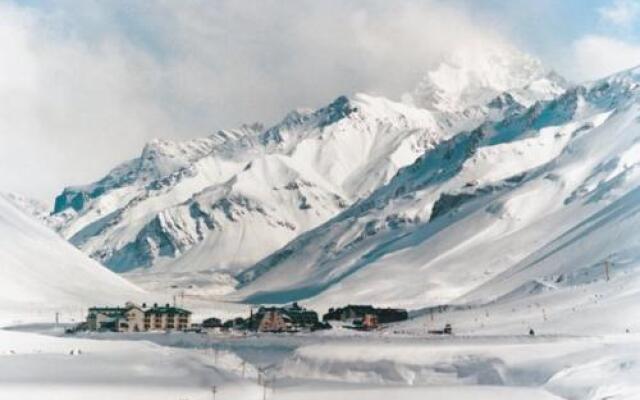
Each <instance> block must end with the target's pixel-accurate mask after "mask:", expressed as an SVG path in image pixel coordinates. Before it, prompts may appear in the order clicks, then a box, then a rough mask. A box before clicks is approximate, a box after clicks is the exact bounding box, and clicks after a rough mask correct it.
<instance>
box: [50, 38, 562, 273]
mask: <svg viewBox="0 0 640 400" xmlns="http://www.w3.org/2000/svg"><path fill="white" fill-rule="evenodd" d="M498 54H499V55H500V57H502V58H501V60H502V61H504V62H506V63H508V64H509V65H510V67H509V68H507V69H505V70H504V71H501V72H500V74H499V75H500V79H497V80H482V81H473V80H465V81H463V83H464V84H465V85H466V84H468V85H469V90H471V89H472V87H473V90H474V91H475V90H481V91H482V92H483V95H482V96H480V95H477V96H475V98H472V97H471V95H468V96H466V95H465V96H464V98H463V97H461V96H457V97H455V96H454V97H455V98H451V99H450V100H448V104H452V102H453V103H456V104H458V106H457V107H449V108H444V107H440V106H439V105H437V104H435V103H434V104H427V103H424V102H422V103H421V102H419V101H415V103H416V104H420V107H416V106H414V105H410V104H407V103H398V102H394V101H390V100H387V99H384V98H381V97H374V96H368V95H364V94H356V95H354V96H351V97H344V96H343V97H339V98H337V99H336V100H335V101H333V102H332V103H331V104H329V105H327V106H326V107H323V108H320V109H318V110H316V111H311V110H302V109H301V110H295V111H293V112H291V113H289V114H288V115H287V116H286V117H285V118H284V119H283V120H282V121H281V122H280V123H279V124H277V125H275V126H273V127H271V128H268V129H263V128H262V127H261V126H259V125H252V126H243V127H241V128H239V129H236V130H231V131H221V132H218V133H216V134H215V135H212V136H210V137H207V138H202V139H194V140H190V141H185V142H170V141H161V140H156V141H153V142H151V143H149V144H148V145H147V146H146V147H145V149H144V150H143V152H142V154H141V156H140V157H139V158H136V159H134V160H131V161H129V162H126V163H123V164H122V165H120V166H119V167H117V168H115V169H114V170H113V171H111V172H110V173H109V174H108V175H107V176H105V177H104V178H103V179H101V180H99V181H98V182H96V183H93V184H90V185H85V186H80V187H71V188H67V189H65V190H64V191H63V193H62V194H61V195H60V196H58V198H57V199H56V206H55V215H56V216H57V217H59V218H63V219H65V220H66V222H65V223H64V225H63V227H62V228H61V233H62V234H63V235H64V236H65V237H66V238H68V239H69V240H70V241H71V242H72V243H73V244H75V245H76V246H78V247H79V248H81V249H82V250H83V251H84V252H86V253H87V254H89V255H90V256H91V257H92V258H94V259H96V260H98V261H100V262H102V263H103V264H105V265H107V266H108V267H109V268H111V269H113V270H114V271H118V272H127V271H136V270H139V269H148V268H151V267H152V269H153V271H151V272H152V273H154V274H157V273H158V272H159V271H167V272H168V273H183V272H184V271H228V272H231V273H236V272H238V271H241V270H242V269H244V268H247V267H250V266H251V265H253V264H254V263H256V262H257V261H259V260H260V259H262V258H263V257H265V256H267V255H269V254H270V253H272V252H273V251H275V250H277V249H279V248H281V247H282V246H284V245H286V244H287V243H288V242H289V241H291V240H292V239H294V238H296V237H298V236H299V235H300V234H302V233H304V232H306V231H307V230H309V229H312V228H314V227H316V226H318V225H320V224H322V223H324V222H326V221H327V220H328V219H330V218H332V217H334V216H335V215H337V214H339V213H340V212H341V211H343V210H344V209H345V208H347V207H348V206H350V205H352V204H353V203H354V202H357V201H359V200H361V199H363V198H366V197H367V196H369V195H371V194H372V193H373V192H374V191H375V190H377V189H378V188H379V187H381V186H384V185H385V184H387V183H388V182H389V181H390V180H391V179H392V178H393V177H394V176H395V175H396V174H397V172H398V171H399V170H400V169H401V168H403V167H405V166H407V165H410V164H411V163H413V162H414V161H415V160H416V159H417V158H418V157H420V156H421V155H422V154H424V152H425V151H426V150H429V149H433V148H435V147H436V146H438V145H439V144H440V143H441V142H443V141H446V140H448V139H449V138H450V137H451V136H452V135H454V134H455V133H457V132H459V131H460V130H463V129H468V128H475V127H476V126H478V125H479V124H481V123H483V122H484V123H487V124H488V123H490V122H491V121H496V120H500V119H502V118H504V117H505V116H512V115H515V114H517V113H519V112H522V111H523V110H524V109H525V107H526V106H528V105H529V104H530V103H531V102H533V101H535V100H539V99H545V98H548V97H550V96H553V95H555V94H557V93H559V92H561V91H562V90H564V89H563V87H564V86H563V85H564V83H563V81H562V80H561V79H560V78H558V77H556V76H553V75H549V74H547V72H546V71H545V70H544V69H543V68H542V67H541V66H540V65H539V63H538V62H537V61H535V60H533V59H530V58H528V56H524V55H522V54H520V53H518V52H516V51H515V50H513V49H501V50H500V52H499V53H498ZM494 59H495V57H494ZM522 60H524V61H522ZM489 61H491V60H489ZM474 65H475V66H477V68H478V69H477V71H475V72H473V71H474V70H473V68H472V67H473V66H474ZM486 66H487V64H486V63H484V64H483V63H475V64H471V65H466V66H465V67H464V70H465V73H472V74H475V75H478V74H482V73H484V72H483V71H484V70H485V67H486ZM443 68H445V69H446V68H447V67H446V66H442V67H440V69H443ZM522 68H525V69H526V71H524V73H523V72H522V71H521V69H522ZM434 73H435V74H436V75H437V76H440V75H442V74H440V73H438V72H437V71H435V72H434ZM454 75H455V74H454ZM512 75H513V76H512ZM430 76H431V74H430V75H428V77H430ZM454 78H455V77H454ZM428 79H431V78H428ZM443 79H444V78H443ZM540 79H544V80H545V82H546V84H547V86H545V87H546V89H544V90H543V89H540V88H542V87H543V86H544V85H543V84H541V83H539V82H538V81H539V80H540ZM536 82H538V83H536ZM534 83H535V87H536V88H538V89H540V90H538V89H536V90H533V89H532V88H531V87H529V86H527V84H532V85H533V84H534ZM459 89H461V90H463V89H464V88H459ZM520 92H522V93H526V96H525V95H521V94H519V93H520ZM416 99H417V97H416ZM136 275H138V276H139V275H140V274H139V273H138V271H136Z"/></svg>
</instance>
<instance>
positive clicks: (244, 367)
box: [242, 360, 247, 379]
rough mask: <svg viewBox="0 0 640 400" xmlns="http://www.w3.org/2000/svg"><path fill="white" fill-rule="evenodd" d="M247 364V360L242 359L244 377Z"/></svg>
mask: <svg viewBox="0 0 640 400" xmlns="http://www.w3.org/2000/svg"><path fill="white" fill-rule="evenodd" d="M246 364H247V362H246V361H245V360H242V379H244V372H245V369H246Z"/></svg>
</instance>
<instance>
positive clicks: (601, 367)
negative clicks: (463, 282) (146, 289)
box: [0, 325, 640, 400]
mask: <svg viewBox="0 0 640 400" xmlns="http://www.w3.org/2000/svg"><path fill="white" fill-rule="evenodd" d="M13 329H23V330H24V332H23V331H16V330H13ZM13 329H12V330H10V331H6V330H4V331H0V372H1V374H0V376H1V378H0V398H1V399H39V398H43V397H44V398H47V399H86V398H91V399H110V398H113V396H116V397H120V398H127V399H210V398H212V393H211V388H212V386H213V385H215V386H216V390H217V393H216V398H217V399H256V398H257V399H260V398H262V396H263V395H266V398H267V399H326V398H328V397H329V396H330V397H331V398H336V399H350V398H352V397H353V396H354V395H361V396H363V397H364V398H367V399H388V398H402V399H419V398H420V399H422V398H425V397H426V398H447V399H454V400H465V399H514V400H524V399H557V400H560V399H566V400H600V399H618V400H620V399H637V398H639V397H638V396H639V395H638V393H640V383H638V381H637V376H638V374H640V367H639V366H638V363H637V360H638V358H639V357H640V335H637V334H623V335H609V336H580V337H572V336H536V337H528V336H526V335H519V336H517V335H510V336H508V335H503V336H453V337H434V336H425V335H423V334H422V335H410V334H397V333H396V334H394V333H392V332H391V331H382V332H375V333H354V332H352V331H348V332H346V331H340V330H334V331H332V332H323V333H316V334H303V335H297V336H278V335H260V336H254V335H250V336H246V337H242V336H240V337H238V336H221V335H220V334H218V335H211V336H206V335H199V334H193V333H191V334H185V333H174V334H161V333H157V334H154V333H149V334H145V333H140V334H123V335H118V334H88V335H84V336H82V337H59V336H60V335H61V332H60V331H59V330H55V329H52V328H51V327H50V326H44V325H41V326H25V327H21V328H20V327H18V328H13ZM29 331H31V332H29ZM35 331H37V332H39V333H34V332H35ZM260 382H266V389H265V387H264V385H263V384H261V383H260Z"/></svg>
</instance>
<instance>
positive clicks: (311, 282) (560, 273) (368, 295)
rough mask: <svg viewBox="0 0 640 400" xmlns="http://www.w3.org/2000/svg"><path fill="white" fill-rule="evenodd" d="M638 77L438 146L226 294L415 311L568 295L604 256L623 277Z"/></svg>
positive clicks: (633, 203)
mask: <svg viewBox="0 0 640 400" xmlns="http://www.w3.org/2000/svg"><path fill="white" fill-rule="evenodd" d="M639 73H640V70H632V71H626V72H624V73H621V74H618V75H615V76H613V77H610V78H607V79H604V80H601V81H597V82H594V83H590V84H587V85H584V86H579V87H576V88H574V89H572V90H569V91H568V92H567V93H566V94H564V95H562V96H560V97H558V98H557V99H555V100H553V101H550V102H547V103H544V104H536V105H534V106H533V107H532V108H530V109H528V110H524V111H522V112H520V113H518V114H515V115H511V116H508V117H507V118H506V119H505V120H503V121H498V122H496V123H491V124H485V125H483V126H481V127H480V128H478V129H476V130H474V131H472V132H462V133H460V134H458V135H456V136H455V137H453V138H452V139H449V140H447V141H444V142H442V143H441V144H440V145H439V146H436V147H435V148H434V149H432V150H429V151H427V152H426V153H425V155H424V156H422V157H421V158H419V159H418V160H417V161H416V162H415V163H414V164H413V165H411V166H408V167H406V168H404V169H402V170H401V171H400V172H399V173H398V174H397V175H396V176H395V177H394V179H392V180H391V181H390V182H389V183H388V184H387V185H385V186H383V187H381V188H380V189H378V190H377V191H376V192H374V193H373V194H372V195H371V196H370V197H369V198H367V199H365V200H363V201H361V202H359V203H358V204H356V205H354V206H353V207H351V208H350V209H348V210H346V211H345V212H343V213H342V214H340V215H339V216H337V217H336V218H334V219H332V220H331V221H329V222H328V223H325V224H323V225H321V226H320V227H318V228H316V229H314V230H312V231H309V232H307V233H306V234H304V235H302V236H300V237H299V238H298V239H296V240H294V241H292V242H291V243H290V244H289V245H287V246H286V247H285V248H283V249H281V250H280V251H278V252H276V253H274V254H273V255H272V256H270V257H268V258H266V259H264V260H263V261H261V262H260V263H258V264H257V265H256V266H254V267H253V268H251V269H249V270H247V271H246V272H245V273H243V274H241V275H240V280H241V282H243V287H242V288H241V289H240V291H239V292H238V293H237V294H236V295H237V296H238V298H245V299H248V300H250V301H256V302H285V301H291V300H296V299H305V298H306V299H308V301H310V302H311V304H314V305H316V306H318V307H329V306H331V305H335V304H344V303H353V302H371V301H374V302H377V303H380V304H389V305H398V306H404V307H409V308H419V307H423V306H429V305H437V304H446V303H461V304H466V303H472V304H478V303H482V302H486V301H490V300H494V299H497V298H500V296H507V295H508V294H509V293H519V292H524V293H525V294H524V296H525V297H526V296H528V295H529V294H527V292H526V291H527V290H528V289H527V288H530V287H531V285H533V286H536V285H537V283H536V282H540V281H542V282H553V281H554V280H560V281H562V282H566V285H567V287H570V288H572V289H575V288H576V287H580V284H581V283H580V278H579V277H581V276H582V275H583V274H585V273H588V272H589V271H590V273H591V274H595V273H596V272H598V271H602V265H603V263H604V262H605V261H606V260H610V261H611V262H612V263H616V265H618V267H619V268H620V270H621V271H627V272H628V273H629V274H632V273H633V272H632V271H634V268H636V267H637V266H638V258H637V257H638V255H639V254H640V252H639V251H638V240H640V238H639V237H638V235H637V234H636V233H634V228H633V227H634V226H637V223H636V222H637V215H636V213H637V211H636V208H637V205H638V201H637V195H636V194H635V191H634V190H635V189H636V187H637V186H638V184H639V183H640V181H639V179H640V174H639V171H640V170H639V168H638V167H639V166H640V164H639V163H640V159H639V158H638V154H640V152H639V151H638V150H639V148H638V141H639V138H640V125H639V122H638V116H640V108H639V104H638V101H637V99H638V93H639V85H638V78H639ZM618 236H619V239H613V240H612V237H613V238H617V237H618ZM621 273H622V272H621ZM602 279H603V275H597V274H596V275H592V277H591V279H590V280H587V283H588V282H590V281H591V280H593V281H598V280H602ZM585 284H586V283H585ZM547 286H551V287H553V286H558V285H557V284H556V285H553V284H551V285H547ZM635 288H637V286H635V287H631V288H630V289H629V290H631V293H635V292H634V291H635V290H636V289H635ZM585 290H587V291H588V292H589V293H590V295H593V294H594V292H592V290H595V289H594V287H593V286H588V285H587V286H586V289H585ZM629 304H630V303H629Z"/></svg>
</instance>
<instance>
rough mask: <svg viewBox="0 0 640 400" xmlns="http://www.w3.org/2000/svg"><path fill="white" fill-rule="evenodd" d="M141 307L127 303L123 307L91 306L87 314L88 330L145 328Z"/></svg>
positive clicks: (113, 330)
mask: <svg viewBox="0 0 640 400" xmlns="http://www.w3.org/2000/svg"><path fill="white" fill-rule="evenodd" d="M144 321H145V313H144V310H143V309H142V307H139V306H137V305H136V304H133V303H127V304H126V305H125V306H124V307H92V308H90V309H89V314H88V315H87V329H88V330H90V331H111V332H141V331H143V330H145V324H144Z"/></svg>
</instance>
